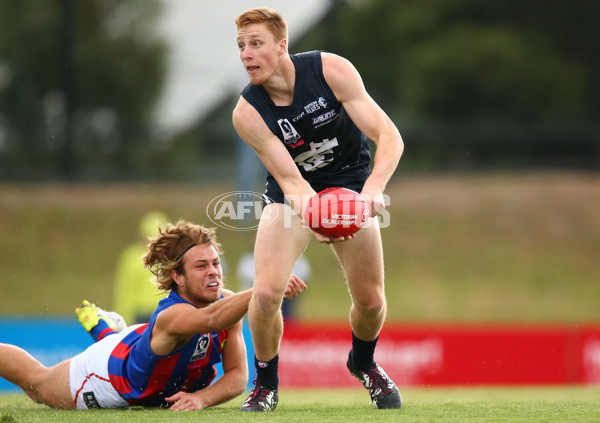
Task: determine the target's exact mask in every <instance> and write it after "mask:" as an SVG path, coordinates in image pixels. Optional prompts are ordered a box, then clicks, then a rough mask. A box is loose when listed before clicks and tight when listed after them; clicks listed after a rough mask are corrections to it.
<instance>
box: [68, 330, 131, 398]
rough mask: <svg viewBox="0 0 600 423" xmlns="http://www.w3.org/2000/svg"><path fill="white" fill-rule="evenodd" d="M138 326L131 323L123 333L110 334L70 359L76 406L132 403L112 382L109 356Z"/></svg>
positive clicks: (72, 393)
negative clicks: (123, 396) (121, 394)
mask: <svg viewBox="0 0 600 423" xmlns="http://www.w3.org/2000/svg"><path fill="white" fill-rule="evenodd" d="M139 326H141V325H133V326H129V327H128V328H127V329H125V330H123V331H122V332H121V333H118V334H113V335H108V336H107V337H106V338H103V339H102V340H101V341H99V342H96V343H94V344H92V345H91V346H89V347H88V348H87V349H86V350H85V351H84V352H82V353H81V354H78V355H76V356H75V357H73V358H72V359H71V368H70V369H71V372H70V376H69V380H70V384H71V396H72V397H73V401H74V402H75V404H76V406H77V409H79V410H87V409H88V408H123V407H127V406H128V405H129V403H128V402H127V401H125V400H124V399H123V398H121V396H120V395H119V393H118V392H117V391H116V390H115V388H113V386H112V384H111V383H110V379H109V377H108V358H109V357H110V353H111V352H112V350H113V349H114V348H115V347H116V346H117V344H118V343H119V342H120V341H121V340H122V339H123V337H125V336H126V335H127V334H128V333H130V332H131V331H132V330H134V329H136V328H138V327H139Z"/></svg>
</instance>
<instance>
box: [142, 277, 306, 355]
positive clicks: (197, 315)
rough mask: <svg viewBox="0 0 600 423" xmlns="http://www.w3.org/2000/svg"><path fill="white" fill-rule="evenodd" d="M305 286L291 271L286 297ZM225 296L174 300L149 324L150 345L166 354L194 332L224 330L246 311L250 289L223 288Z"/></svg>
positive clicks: (292, 296)
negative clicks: (204, 302) (197, 302)
mask: <svg viewBox="0 0 600 423" xmlns="http://www.w3.org/2000/svg"><path fill="white" fill-rule="evenodd" d="M305 289H306V284H305V283H304V281H302V280H301V279H300V278H298V277H297V276H296V275H291V276H290V279H289V281H288V285H287V287H286V291H285V297H286V298H289V299H292V298H294V297H296V296H297V295H299V294H300V293H301V292H302V291H303V290H305ZM223 295H224V296H225V298H223V299H222V300H219V301H215V302H214V303H213V304H210V305H209V306H206V307H203V308H196V307H194V306H192V305H191V304H176V305H174V306H171V307H169V308H168V309H166V310H163V311H162V312H161V313H160V314H159V315H158V316H157V318H156V323H155V324H154V328H152V338H151V340H150V347H151V348H152V351H154V352H155V353H156V354H160V355H164V354H169V353H170V352H172V351H174V350H175V349H177V348H178V347H180V346H181V345H183V344H185V343H186V342H188V341H189V340H190V338H191V337H192V336H194V335H195V334H197V333H210V332H213V331H219V330H224V329H228V328H230V327H232V326H233V325H235V324H236V323H238V322H239V321H240V320H241V319H242V318H243V317H244V315H245V314H246V313H247V312H248V304H249V303H250V298H251V297H252V289H247V290H245V291H242V292H239V293H237V294H234V293H233V292H231V291H229V290H225V289H224V290H223Z"/></svg>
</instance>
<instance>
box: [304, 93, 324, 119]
mask: <svg viewBox="0 0 600 423" xmlns="http://www.w3.org/2000/svg"><path fill="white" fill-rule="evenodd" d="M325 108H327V101H326V100H325V98H323V97H319V99H318V100H316V101H313V102H311V103H308V104H307V105H306V106H304V110H305V111H306V113H307V114H309V115H310V114H311V113H314V112H316V111H317V110H319V109H325Z"/></svg>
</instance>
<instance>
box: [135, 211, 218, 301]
mask: <svg viewBox="0 0 600 423" xmlns="http://www.w3.org/2000/svg"><path fill="white" fill-rule="evenodd" d="M149 240H150V243H149V244H148V252H147V253H146V255H145V256H144V259H143V260H144V266H146V267H147V268H148V269H149V270H150V271H151V272H152V273H153V274H154V276H155V277H154V278H153V280H152V282H153V283H154V284H155V285H156V287H157V288H158V289H160V290H161V291H163V292H166V291H170V290H172V289H174V288H175V287H176V286H177V284H175V282H174V281H173V279H172V278H171V271H172V270H175V271H176V272H177V273H183V272H184V270H183V255H184V254H185V252H186V251H187V250H189V249H190V248H192V247H194V246H196V245H200V244H204V245H211V246H213V247H214V248H215V250H217V253H218V254H219V255H220V254H223V250H222V248H221V244H219V243H218V242H217V237H216V234H215V229H214V228H205V227H204V226H202V225H195V224H193V223H190V222H187V221H185V220H179V222H177V223H176V224H172V223H168V224H167V225H166V226H165V228H164V229H163V228H161V227H160V226H159V227H158V235H157V236H155V237H153V238H149Z"/></svg>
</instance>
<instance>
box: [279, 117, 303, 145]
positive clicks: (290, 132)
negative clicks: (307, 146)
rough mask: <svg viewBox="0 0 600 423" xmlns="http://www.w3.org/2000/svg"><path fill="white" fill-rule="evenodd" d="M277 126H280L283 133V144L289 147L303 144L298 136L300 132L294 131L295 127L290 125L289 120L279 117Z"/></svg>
mask: <svg viewBox="0 0 600 423" xmlns="http://www.w3.org/2000/svg"><path fill="white" fill-rule="evenodd" d="M277 123H278V124H279V127H280V128H281V132H282V133H283V142H284V143H285V145H287V146H288V147H291V148H296V147H300V146H301V145H304V140H303V139H302V138H300V134H299V133H298V131H296V128H294V127H293V126H292V124H291V123H290V121H289V120H287V119H279V120H278V121H277Z"/></svg>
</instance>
